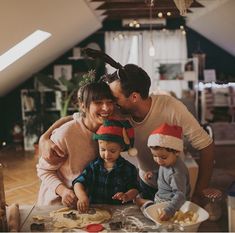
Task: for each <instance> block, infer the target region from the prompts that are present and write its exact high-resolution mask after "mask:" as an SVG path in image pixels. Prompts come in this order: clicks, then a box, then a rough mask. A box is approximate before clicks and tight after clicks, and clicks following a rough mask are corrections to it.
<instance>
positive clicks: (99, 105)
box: [37, 82, 114, 206]
mask: <svg viewBox="0 0 235 233" xmlns="http://www.w3.org/2000/svg"><path fill="white" fill-rule="evenodd" d="M113 100H114V98H113V96H112V94H111V91H110V89H109V86H108V85H107V84H106V83H104V82H100V83H89V84H86V85H85V86H83V87H82V88H80V90H79V91H78V102H79V108H80V112H81V114H74V119H73V120H71V121H69V122H67V123H65V124H64V125H62V126H61V127H59V128H58V129H56V130H54V132H53V134H52V135H51V140H52V141H53V142H54V143H55V144H56V146H57V147H58V148H59V149H60V151H61V152H62V153H63V156H64V157H66V160H64V161H63V162H60V163H58V164H56V165H51V164H49V163H48V162H47V161H46V160H45V159H44V158H43V156H42V157H41V158H40V160H39V163H38V164H37V173H38V176H39V177H40V179H41V181H42V183H41V187H40V190H39V196H38V202H37V205H54V204H61V203H62V204H63V205H66V206H72V205H74V204H76V196H75V194H74V192H73V190H72V188H71V187H72V181H73V179H75V178H76V177H77V176H79V175H80V173H81V172H82V171H83V170H84V168H85V167H86V166H87V165H88V164H89V163H90V162H91V161H92V160H93V159H95V156H96V155H97V154H98V146H97V142H95V141H94V140H92V134H93V133H94V132H96V130H97V129H98V128H99V126H100V125H101V124H102V123H103V119H105V118H107V117H109V116H110V115H111V114H112V113H113V108H114V105H113Z"/></svg>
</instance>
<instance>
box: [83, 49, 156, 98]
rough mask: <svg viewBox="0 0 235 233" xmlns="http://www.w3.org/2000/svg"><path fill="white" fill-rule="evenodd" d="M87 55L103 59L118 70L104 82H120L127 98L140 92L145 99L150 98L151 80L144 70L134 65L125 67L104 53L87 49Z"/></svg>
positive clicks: (106, 77)
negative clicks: (133, 93)
mask: <svg viewBox="0 0 235 233" xmlns="http://www.w3.org/2000/svg"><path fill="white" fill-rule="evenodd" d="M85 53H86V54H87V55H88V56H90V57H93V58H102V59H103V60H104V62H106V63H108V64H109V65H111V66H112V67H114V68H116V69H117V71H115V72H114V73H113V74H111V75H107V76H105V79H104V80H105V81H106V82H108V83H112V82H113V81H115V80H119V81H120V83H121V88H122V92H123V94H124V95H125V97H129V96H130V94H131V93H132V92H138V93H139V94H140V95H141V97H142V98H143V99H146V98H148V95H149V88H150V85H151V80H150V77H149V76H148V74H147V73H146V72H145V71H144V70H143V69H142V68H140V67H139V66H137V65H134V64H127V65H125V66H124V67H123V66H122V65H121V64H120V63H118V62H116V61H115V60H113V59H112V58H111V57H110V56H108V55H107V54H105V53H104V52H102V51H97V50H94V49H86V50H85Z"/></svg>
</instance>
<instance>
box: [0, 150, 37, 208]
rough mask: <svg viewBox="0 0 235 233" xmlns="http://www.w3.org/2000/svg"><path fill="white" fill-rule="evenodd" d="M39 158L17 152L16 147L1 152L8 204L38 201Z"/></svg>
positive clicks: (0, 161) (27, 153)
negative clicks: (37, 165) (37, 167)
mask: <svg viewBox="0 0 235 233" xmlns="http://www.w3.org/2000/svg"><path fill="white" fill-rule="evenodd" d="M37 161H38V158H37V157H35V156H34V154H33V152H24V151H23V150H20V151H16V150H15V148H14V147H8V148H3V149H1V150H0V163H2V164H3V167H4V169H3V173H4V187H5V194H6V203H7V204H8V205H9V204H12V203H18V204H34V203H35V201H36V200H37V193H38V189H39V185H40V182H39V179H38V177H37V174H36V167H35V166H36V164H37Z"/></svg>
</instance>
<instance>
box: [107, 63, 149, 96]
mask: <svg viewBox="0 0 235 233" xmlns="http://www.w3.org/2000/svg"><path fill="white" fill-rule="evenodd" d="M115 80H119V81H120V84H121V88H122V92H123V94H124V96H125V97H129V96H130V95H131V93H133V92H137V93H139V94H140V96H141V97H142V98H143V99H146V98H148V96H149V88H150V85H151V81H150V77H149V76H148V74H147V73H146V72H145V71H144V70H143V69H142V68H140V67H139V66H137V65H134V64H127V65H125V66H124V67H122V68H119V69H117V71H115V72H114V73H113V74H111V75H107V76H106V77H105V81H107V82H108V83H112V82H113V81H115Z"/></svg>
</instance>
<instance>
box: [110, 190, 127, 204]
mask: <svg viewBox="0 0 235 233" xmlns="http://www.w3.org/2000/svg"><path fill="white" fill-rule="evenodd" d="M112 199H114V200H119V201H122V203H125V202H128V201H129V198H128V195H126V193H123V192H118V193H116V194H114V195H113V197H112Z"/></svg>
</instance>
